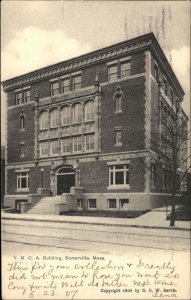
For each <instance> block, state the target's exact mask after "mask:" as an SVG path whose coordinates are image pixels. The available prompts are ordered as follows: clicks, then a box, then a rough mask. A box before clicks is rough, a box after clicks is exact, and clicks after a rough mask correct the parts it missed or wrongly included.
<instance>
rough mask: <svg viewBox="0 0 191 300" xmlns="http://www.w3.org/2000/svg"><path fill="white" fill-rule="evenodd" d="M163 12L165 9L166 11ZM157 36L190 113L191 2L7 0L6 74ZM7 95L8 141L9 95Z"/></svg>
mask: <svg viewBox="0 0 191 300" xmlns="http://www.w3.org/2000/svg"><path fill="white" fill-rule="evenodd" d="M162 12H163V13H162ZM150 29H152V31H153V32H154V33H155V35H157V38H158V39H159V43H160V44H161V46H162V48H163V50H164V52H165V54H166V56H167V58H168V59H169V61H170V62H171V65H172V68H173V70H174V71H175V73H176V76H177V78H178V80H179V81H180V83H181V85H182V87H183V89H184V91H185V100H184V101H183V108H184V110H185V111H186V113H187V114H189V112H190V86H189V84H190V2H189V1H96V0H94V1H78V0H77V1H71V0H70V1H66V0H64V1H63V0H62V1H45V0H44V1H35V0H31V1H30V0H28V1H23V0H22V1H16V0H4V1H2V2H1V79H2V81H3V80H6V79H9V78H12V77H14V76H18V75H21V74H24V73H27V72H29V71H32V70H36V69H38V68H41V67H45V66H48V65H51V64H54V63H56V62H60V61H63V60H65V59H69V58H72V57H75V56H78V55H81V54H85V53H87V52H90V51H93V50H96V49H99V48H102V47H105V46H108V45H112V44H114V43H118V42H121V41H124V40H125V39H130V38H132V37H135V36H138V35H140V34H144V33H147V32H149V31H150ZM1 93H2V97H1V126H2V135H1V138H2V144H5V143H6V136H5V130H4V128H5V127H6V96H5V94H4V93H3V92H2V90H1Z"/></svg>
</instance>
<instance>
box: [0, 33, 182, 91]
mask: <svg viewBox="0 0 191 300" xmlns="http://www.w3.org/2000/svg"><path fill="white" fill-rule="evenodd" d="M145 49H151V50H152V51H153V52H154V55H155V56H156V57H157V58H158V59H159V60H160V62H161V64H162V66H163V67H164V69H165V70H166V72H169V73H170V74H171V75H170V76H169V77H170V78H171V82H173V87H176V90H178V92H179V93H178V94H179V95H181V96H183V95H184V91H183V90H182V88H181V86H180V84H179V82H178V80H177V78H176V76H175V74H174V72H173V70H172V69H171V67H170V65H169V63H168V61H167V59H166V57H165V55H164V53H163V51H162V49H161V48H160V46H159V44H158V42H157V40H156V38H155V36H154V34H153V33H148V34H145V35H143V36H139V37H136V38H133V39H131V40H128V41H124V42H121V43H118V44H115V45H112V46H109V47H105V48H103V49H100V50H96V51H93V52H91V53H88V54H85V55H81V56H78V57H76V58H72V59H69V60H66V61H63V62H60V63H57V64H54V65H52V66H48V67H45V68H42V69H39V70H36V71H33V72H30V73H27V74H24V75H21V76H18V77H15V78H12V79H9V80H6V81H4V82H3V83H2V86H3V89H4V91H5V92H7V91H8V90H9V89H14V88H18V87H20V86H23V85H27V84H29V83H32V82H35V81H39V80H43V79H51V78H53V77H58V76H60V75H64V74H67V73H70V72H73V71H77V70H80V69H82V68H83V67H85V66H88V65H90V64H95V63H98V62H102V61H108V60H111V59H115V58H117V57H119V56H122V55H123V56H125V55H130V54H131V53H133V52H136V51H140V50H145ZM165 75H166V74H165Z"/></svg>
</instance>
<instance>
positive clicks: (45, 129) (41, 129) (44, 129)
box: [40, 127, 48, 132]
mask: <svg viewBox="0 0 191 300" xmlns="http://www.w3.org/2000/svg"><path fill="white" fill-rule="evenodd" d="M47 130H48V127H47V128H40V132H42V131H47Z"/></svg>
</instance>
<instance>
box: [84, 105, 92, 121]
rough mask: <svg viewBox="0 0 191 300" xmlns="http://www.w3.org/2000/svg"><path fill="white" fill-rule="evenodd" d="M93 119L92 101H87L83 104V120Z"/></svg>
mask: <svg viewBox="0 0 191 300" xmlns="http://www.w3.org/2000/svg"><path fill="white" fill-rule="evenodd" d="M93 120H94V102H93V101H88V102H86V104H85V121H86V122H88V121H93Z"/></svg>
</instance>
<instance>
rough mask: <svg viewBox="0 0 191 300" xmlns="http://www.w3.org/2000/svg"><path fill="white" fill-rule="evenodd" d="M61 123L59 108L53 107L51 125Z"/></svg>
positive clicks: (55, 125) (52, 126) (56, 125)
mask: <svg viewBox="0 0 191 300" xmlns="http://www.w3.org/2000/svg"><path fill="white" fill-rule="evenodd" d="M59 125H60V118H59V110H58V109H53V110H52V111H51V113H50V127H51V128H54V127H58V126H59Z"/></svg>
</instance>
